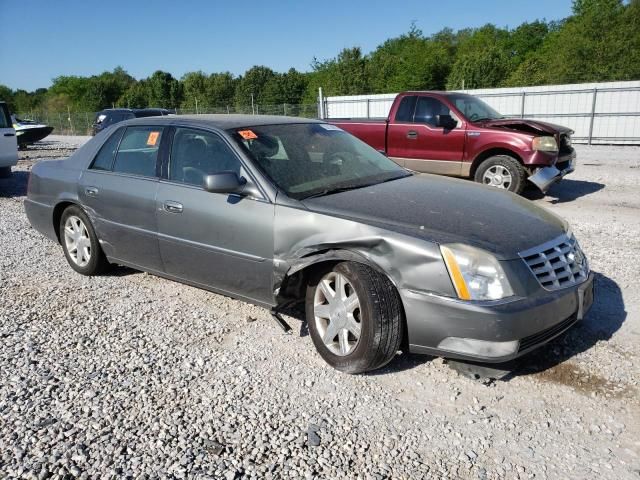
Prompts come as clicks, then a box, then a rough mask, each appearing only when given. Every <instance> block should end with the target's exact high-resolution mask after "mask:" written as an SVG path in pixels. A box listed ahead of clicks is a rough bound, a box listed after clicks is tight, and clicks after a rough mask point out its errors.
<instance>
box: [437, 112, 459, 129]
mask: <svg viewBox="0 0 640 480" xmlns="http://www.w3.org/2000/svg"><path fill="white" fill-rule="evenodd" d="M457 126H458V122H456V121H455V120H454V119H453V117H452V116H451V115H436V127H442V128H444V129H445V130H451V129H453V128H456V127H457Z"/></svg>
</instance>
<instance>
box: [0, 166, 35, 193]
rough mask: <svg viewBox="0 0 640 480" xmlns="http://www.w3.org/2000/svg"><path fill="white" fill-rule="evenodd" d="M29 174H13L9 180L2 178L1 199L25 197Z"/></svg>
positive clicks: (0, 181)
mask: <svg viewBox="0 0 640 480" xmlns="http://www.w3.org/2000/svg"><path fill="white" fill-rule="evenodd" d="M28 181H29V172H23V171H17V172H13V173H12V174H11V176H10V177H8V178H0V198H13V197H24V196H25V195H26V194H27V182H28Z"/></svg>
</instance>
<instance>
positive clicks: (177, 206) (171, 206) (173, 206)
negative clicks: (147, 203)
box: [164, 200, 182, 213]
mask: <svg viewBox="0 0 640 480" xmlns="http://www.w3.org/2000/svg"><path fill="white" fill-rule="evenodd" d="M164 209H165V211H167V212H169V213H182V204H181V203H178V202H174V201H172V200H167V201H166V202H164Z"/></svg>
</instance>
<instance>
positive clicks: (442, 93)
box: [400, 90, 473, 97]
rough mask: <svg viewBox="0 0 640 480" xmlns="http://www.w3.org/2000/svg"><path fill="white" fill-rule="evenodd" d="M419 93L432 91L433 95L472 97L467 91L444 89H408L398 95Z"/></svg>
mask: <svg viewBox="0 0 640 480" xmlns="http://www.w3.org/2000/svg"><path fill="white" fill-rule="evenodd" d="M419 93H432V94H435V95H444V96H447V97H448V96H451V95H465V96H467V97H472V96H473V95H469V94H468V93H463V92H451V91H445V90H408V91H406V92H402V93H401V94H400V95H416V94H419Z"/></svg>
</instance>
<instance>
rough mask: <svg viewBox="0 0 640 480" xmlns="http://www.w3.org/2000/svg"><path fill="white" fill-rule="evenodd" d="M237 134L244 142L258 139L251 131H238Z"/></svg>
mask: <svg viewBox="0 0 640 480" xmlns="http://www.w3.org/2000/svg"><path fill="white" fill-rule="evenodd" d="M238 133H239V134H240V136H241V137H242V138H244V139H245V140H253V139H255V138H258V135H256V134H255V133H253V131H251V130H238Z"/></svg>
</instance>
